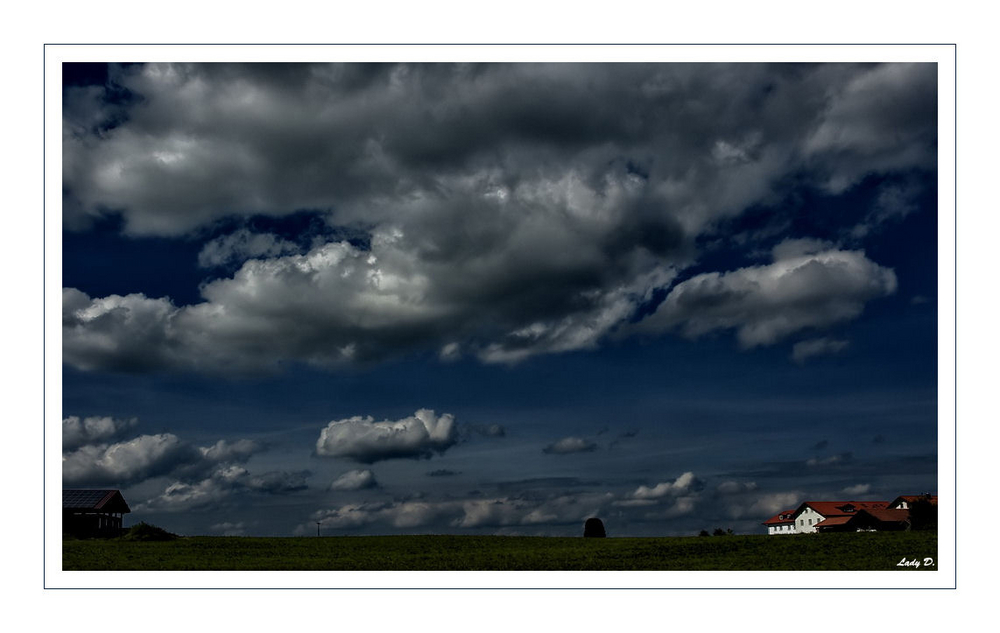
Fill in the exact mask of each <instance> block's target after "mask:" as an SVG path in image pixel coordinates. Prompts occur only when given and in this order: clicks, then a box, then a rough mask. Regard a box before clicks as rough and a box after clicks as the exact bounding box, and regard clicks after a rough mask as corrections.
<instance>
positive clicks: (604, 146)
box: [63, 63, 936, 373]
mask: <svg viewBox="0 0 1000 633" xmlns="http://www.w3.org/2000/svg"><path fill="white" fill-rule="evenodd" d="M109 75H110V80H109V83H108V86H107V88H106V90H107V91H109V93H108V95H105V96H104V97H102V95H101V94H100V89H95V88H93V87H91V88H87V89H80V90H68V91H67V92H66V104H65V115H64V121H63V157H64V163H63V168H64V181H63V186H64V191H65V196H64V205H63V206H64V215H65V217H64V220H65V225H66V226H67V228H68V229H69V230H78V229H83V228H86V227H87V226H88V225H90V224H91V223H92V222H94V221H96V220H99V219H100V218H102V217H105V216H108V215H113V216H120V217H121V219H122V221H123V231H124V233H125V234H126V235H127V236H166V237H178V236H193V235H203V234H204V231H206V230H207V227H214V226H217V223H218V222H219V221H221V220H225V219H232V218H235V219H236V220H241V219H246V218H249V217H253V216H259V215H267V216H272V217H281V216H287V215H289V214H292V213H295V212H297V211H300V210H303V209H308V210H314V211H315V212H317V213H322V214H325V216H326V221H327V222H328V224H329V225H330V226H331V227H340V228H344V229H345V230H346V229H348V228H349V229H350V230H351V231H352V232H354V233H359V234H361V235H362V237H363V238H364V239H361V240H353V241H351V242H348V241H343V240H340V241H337V240H332V238H331V240H332V241H329V242H327V243H324V244H311V245H310V246H311V248H309V249H306V248H304V247H303V248H301V249H300V248H298V247H295V246H294V245H293V244H291V243H290V242H288V241H287V240H285V239H284V238H281V237H279V236H277V235H274V234H271V233H258V232H254V231H252V230H250V229H247V228H244V229H239V230H237V231H235V232H233V233H230V234H228V235H224V236H220V237H217V238H215V239H214V240H212V241H210V242H208V243H207V244H206V245H205V246H204V247H203V249H202V252H201V257H200V261H201V262H202V263H203V264H204V265H206V266H223V265H229V264H233V265H235V264H240V263H241V262H242V264H241V265H240V266H239V268H238V269H237V270H236V271H234V272H233V274H232V276H230V277H227V278H219V279H214V280H212V281H208V282H207V283H205V284H204V285H203V286H202V287H201V292H202V299H203V300H202V301H201V302H199V303H195V304H193V305H186V306H176V305H174V304H173V303H172V302H171V301H170V299H169V298H166V297H148V296H145V295H143V294H130V295H125V296H119V295H110V296H107V297H93V298H92V297H90V296H88V295H86V294H84V293H83V292H81V291H79V290H76V289H72V288H67V289H65V290H64V328H63V336H64V359H65V362H66V363H67V364H69V365H70V366H73V367H76V368H78V369H82V370H113V371H124V372H144V371H152V370H163V369H170V370H198V371H206V372H237V373H239V372H259V371H268V370H272V369H275V368H277V367H279V366H280V365H281V363H282V362H285V361H298V362H304V363H311V364H315V365H320V366H331V365H340V364H350V363H365V362H375V361H379V360H383V359H386V358H391V357H394V356H398V355H400V354H406V353H410V352H417V351H421V352H425V351H434V352H435V353H438V354H439V355H440V356H441V358H443V359H446V360H454V359H457V358H460V357H463V356H471V357H474V358H478V359H479V360H480V361H482V362H487V363H516V362H520V361H523V360H525V359H528V358H531V357H532V356H536V355H539V354H557V353H563V352H569V351H575V350H586V349H593V348H595V347H597V346H598V345H600V344H601V342H602V341H603V340H604V339H605V338H607V337H608V336H610V335H612V334H614V333H615V332H616V331H618V330H620V329H622V328H623V326H625V325H626V324H628V323H629V322H630V321H631V320H632V319H633V317H634V316H635V315H636V314H637V312H638V311H639V309H640V307H641V306H644V305H646V304H647V303H648V302H649V301H650V300H651V299H652V297H653V296H656V295H657V293H659V292H662V291H664V290H666V289H667V288H669V287H670V285H671V284H672V283H673V282H674V280H675V279H676V278H677V276H678V274H680V273H681V272H682V271H684V270H686V269H687V268H688V267H690V266H691V265H692V264H693V263H694V262H695V261H696V260H697V258H698V244H699V238H701V237H704V236H706V235H707V234H710V233H711V231H712V230H714V227H716V226H718V223H719V222H720V221H725V220H727V219H732V218H734V217H737V216H738V215H739V214H741V213H742V212H743V211H744V210H746V209H747V208H750V207H752V206H753V205H759V204H768V203H773V202H774V201H775V200H776V199H780V198H781V196H784V195H786V193H787V192H785V190H784V189H783V187H784V185H783V184H782V183H787V182H788V181H789V178H790V177H792V176H794V178H795V179H796V182H798V183H801V185H802V186H803V187H807V188H814V189H815V188H821V189H826V190H831V191H840V190H844V189H845V188H846V187H849V186H851V185H852V184H855V183H857V182H860V180H861V179H862V178H864V177H865V176H867V175H869V174H882V173H895V172H898V171H905V170H911V169H929V170H932V169H934V168H935V164H936V163H935V160H936V157H935V143H936V110H935V108H936V74H935V69H934V65H933V64H888V65H878V64H875V65H872V64H859V65H854V64H818V65H801V64H788V65H782V64H779V65H767V64H742V63H741V64H710V65H700V64H699V65H690V64H474V65H468V64H426V65H424V64H414V65H408V64H371V65H361V64H359V65H351V64H319V65H308V64H305V65H289V64H282V65H267V64H204V65H202V64H144V65H135V66H130V67H118V66H112V67H111V69H110V73H109ZM112 93H114V94H116V95H122V94H125V95H132V96H133V97H134V98H132V99H121V98H120V99H112V98H111V94H112ZM581 104H586V106H585V107H581ZM892 204H893V201H892V197H891V195H890V194H886V200H885V203H884V204H882V207H885V208H886V209H889V208H890V207H891V206H892ZM897 206H898V205H897ZM834 252H836V251H828V254H827V255H826V256H821V254H820V253H815V254H813V256H812V259H811V260H810V261H814V262H817V263H816V264H815V265H814V266H811V267H810V266H806V267H804V268H803V269H802V270H799V271H798V272H795V273H793V272H792V271H791V270H786V268H787V267H788V266H790V265H791V263H790V262H792V260H791V259H790V258H786V259H781V260H780V261H781V262H783V263H782V265H781V266H780V267H779V266H778V264H777V262H776V264H774V265H772V266H771V267H759V268H752V269H751V268H748V269H743V270H742V271H734V272H730V273H727V274H724V275H720V274H718V273H711V274H710V275H715V277H695V278H694V279H689V280H687V281H685V282H683V283H682V284H680V285H678V286H676V287H675V288H674V290H673V292H671V297H673V299H670V298H668V300H667V302H666V303H665V305H664V306H661V309H660V312H658V313H657V317H656V318H655V319H653V320H652V321H650V319H647V321H650V323H649V324H650V325H653V326H654V327H653V328H652V330H653V331H657V332H661V331H664V330H666V329H672V328H674V327H680V328H681V330H682V332H685V333H688V334H694V333H696V332H708V331H713V330H718V329H729V328H735V329H737V331H738V336H740V338H741V342H743V343H744V344H745V345H747V346H751V347H752V346H754V345H760V344H769V342H768V341H770V340H771V339H774V338H782V337H784V336H787V335H788V334H790V333H792V332H795V331H798V330H800V329H803V328H807V327H826V325H827V321H831V322H837V323H839V322H843V321H844V320H849V319H851V318H854V316H856V314H857V313H858V312H859V311H860V309H861V307H863V305H864V303H865V302H866V301H868V300H870V299H872V298H875V297H877V296H882V295H883V294H885V293H886V292H889V289H888V287H887V285H888V284H889V281H888V279H887V275H888V274H891V271H886V270H885V269H882V268H880V267H878V266H877V265H876V264H874V263H873V262H870V261H869V260H867V259H866V258H864V257H863V256H862V255H855V256H853V260H854V261H853V264H854V265H856V266H857V267H860V268H862V269H863V270H856V269H855V268H852V267H851V263H850V260H852V256H851V255H849V254H848V253H849V252H842V253H841V254H840V255H836V256H834V255H829V253H834ZM834 259H836V260H837V261H833V260H834ZM841 267H844V268H846V270H841ZM779 268H780V270H779ZM782 271H783V272H784V273H786V274H784V275H782V274H780V273H781V272H782ZM835 271H840V272H841V274H838V273H837V272H835ZM866 273H867V274H870V275H871V277H868V276H866ZM824 275H825V276H827V277H829V280H831V281H833V282H834V283H836V282H847V281H855V282H858V283H862V284H863V279H860V278H859V277H858V276H859V275H860V277H863V278H864V279H867V280H868V281H869V282H873V283H875V287H873V288H869V289H868V292H866V291H865V290H864V289H863V288H861V287H854V286H851V287H834V288H830V289H828V296H827V295H824V296H822V297H808V296H805V294H802V293H800V295H798V296H796V295H795V294H794V293H792V295H789V294H788V291H789V287H788V286H789V285H795V282H796V280H801V281H807V280H812V281H816V282H823V281H824V279H822V278H821V277H823V276H824ZM769 276H777V277H779V278H780V279H778V280H776V281H775V283H776V284H778V285H777V287H775V288H770V287H768V286H767V284H766V278H768V277H769ZM872 277H874V278H875V279H872ZM879 279H881V281H882V282H883V283H882V285H881V286H879V285H878V281H879ZM755 284H760V288H759V291H757V292H754V290H753V289H752V287H753V286H754V285H755ZM893 284H894V280H893ZM817 292H818V293H819V294H823V292H822V289H821V290H819V291H817ZM719 293H723V294H726V293H729V294H728V295H727V296H730V297H731V298H733V299H736V298H737V296H739V295H740V293H747V297H746V298H745V301H742V302H740V301H737V302H736V303H735V304H734V303H730V302H726V301H724V297H723V296H719ZM806 294H807V293H806ZM681 295H684V296H685V297H686V299H687V300H688V301H689V302H690V301H698V300H702V301H707V302H709V303H712V302H716V303H718V304H722V303H726V304H727V306H728V308H729V310H730V311H729V312H727V311H726V310H725V309H723V308H722V307H721V305H720V306H719V307H717V308H715V309H713V310H710V311H709V312H710V313H709V314H708V315H707V316H705V317H703V318H699V317H698V316H697V314H696V313H694V314H693V313H691V312H690V311H689V310H687V309H686V308H688V307H690V306H688V305H687V304H685V305H677V302H678V301H679V299H680V297H681ZM812 299H815V301H813V300H812ZM824 300H825V303H824ZM799 303H803V304H808V305H803V306H799V305H798V304H799ZM821 304H822V305H821ZM713 305H714V304H713ZM826 308H834V309H835V311H834V312H832V313H831V314H830V317H829V319H824V318H823V317H822V315H823V314H825V312H824V310H825V309H826ZM778 312H784V313H786V314H788V315H789V320H790V321H791V322H790V323H789V324H787V325H784V326H783V325H782V324H780V323H779V321H780V320H781V319H780V318H778V317H776V316H774V314H775V313H778Z"/></svg>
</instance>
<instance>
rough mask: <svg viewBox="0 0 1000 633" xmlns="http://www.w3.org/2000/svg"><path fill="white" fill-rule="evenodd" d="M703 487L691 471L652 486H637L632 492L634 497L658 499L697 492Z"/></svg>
mask: <svg viewBox="0 0 1000 633" xmlns="http://www.w3.org/2000/svg"><path fill="white" fill-rule="evenodd" d="M702 487H703V484H702V482H701V481H699V480H698V478H697V477H695V476H694V473H692V472H685V473H683V474H682V475H680V476H679V477H677V479H675V480H674V481H665V482H663V483H659V484H656V485H655V486H653V487H652V488H650V487H649V486H639V487H638V488H636V489H635V492H633V493H632V498H634V499H660V498H662V497H667V496H670V497H679V496H683V495H687V494H689V493H692V492H697V491H698V490H700V489H701V488H702Z"/></svg>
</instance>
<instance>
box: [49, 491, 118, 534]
mask: <svg viewBox="0 0 1000 633" xmlns="http://www.w3.org/2000/svg"><path fill="white" fill-rule="evenodd" d="M129 512H131V510H130V509H129V507H128V504H127V503H125V497H123V496H122V493H121V491H120V490H66V489H64V490H63V534H69V535H72V536H75V537H77V538H95V537H113V536H121V534H122V519H123V518H124V517H125V515H126V514H127V513H129Z"/></svg>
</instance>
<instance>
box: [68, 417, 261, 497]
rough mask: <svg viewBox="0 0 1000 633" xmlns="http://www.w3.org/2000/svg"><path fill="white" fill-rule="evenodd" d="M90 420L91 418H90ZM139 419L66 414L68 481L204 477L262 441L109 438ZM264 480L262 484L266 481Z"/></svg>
mask: <svg viewBox="0 0 1000 633" xmlns="http://www.w3.org/2000/svg"><path fill="white" fill-rule="evenodd" d="M88 421H89V423H88ZM137 424H138V421H137V420H135V419H129V420H127V421H121V420H113V419H111V418H87V419H86V420H84V421H82V422H81V421H80V420H79V418H77V417H76V416H69V417H67V418H66V419H64V420H63V426H64V429H69V430H70V431H71V432H70V434H69V439H70V440H71V441H70V442H69V443H65V438H64V447H65V448H64V450H63V457H62V461H63V482H64V483H65V484H67V485H86V486H101V485H119V486H125V485H130V484H135V483H139V482H142V481H145V480H148V479H152V478H154V477H166V476H170V477H176V478H181V479H184V480H186V481H191V480H196V479H200V478H203V477H205V476H206V474H208V473H210V472H212V471H213V470H215V469H217V468H219V467H221V466H228V465H234V464H239V463H243V462H246V461H247V460H248V459H249V458H250V457H251V456H252V455H253V454H255V453H257V452H260V451H261V450H263V447H262V446H261V445H259V444H258V443H256V442H253V441H251V440H236V441H234V442H229V441H226V440H220V441H218V442H216V443H215V444H214V445H212V446H206V447H199V446H195V445H193V444H191V443H189V442H186V441H184V440H182V439H181V438H179V437H178V436H176V435H174V434H173V433H158V434H152V435H146V434H144V435H138V436H136V437H133V438H130V439H122V440H121V441H117V442H111V443H109V442H108V441H107V440H109V439H117V438H118V437H119V436H121V435H122V434H124V432H125V431H128V430H132V429H133V428H134V427H135V426H136V425H137ZM262 485H263V484H262Z"/></svg>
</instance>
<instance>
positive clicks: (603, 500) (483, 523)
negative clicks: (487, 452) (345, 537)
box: [313, 492, 614, 530]
mask: <svg viewBox="0 0 1000 633" xmlns="http://www.w3.org/2000/svg"><path fill="white" fill-rule="evenodd" d="M613 498H614V497H613V495H612V494H611V493H599V492H594V493H579V494H570V495H566V494H557V495H551V496H546V497H542V498H527V497H492V498H486V499H447V500H435V501H430V500H428V501H425V500H409V501H393V502H372V503H360V504H347V505H343V506H340V507H337V508H332V509H327V510H320V511H318V512H316V513H315V514H314V515H313V520H314V521H320V522H322V524H323V525H324V526H326V527H330V528H339V529H350V528H358V527H364V526H369V525H376V524H381V525H385V526H388V527H392V528H397V529H409V530H414V529H420V528H426V527H429V526H448V527H451V528H460V529H478V528H497V527H504V526H531V525H541V524H571V525H572V524H577V523H579V525H580V526H581V528H582V526H583V521H584V520H585V519H586V518H588V517H591V516H595V515H598V514H601V513H602V511H603V509H604V508H606V507H608V506H609V505H610V504H611V502H612V501H613Z"/></svg>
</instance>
